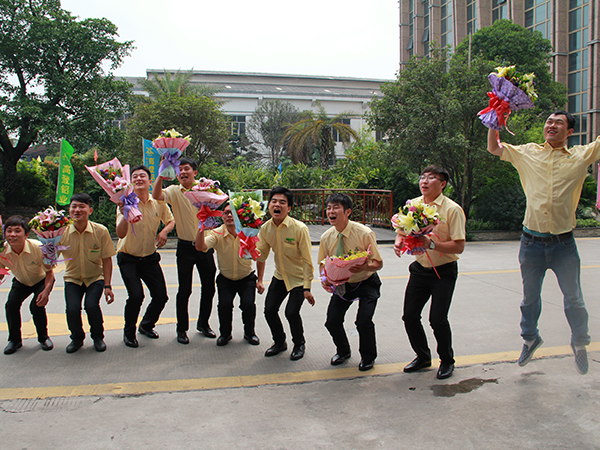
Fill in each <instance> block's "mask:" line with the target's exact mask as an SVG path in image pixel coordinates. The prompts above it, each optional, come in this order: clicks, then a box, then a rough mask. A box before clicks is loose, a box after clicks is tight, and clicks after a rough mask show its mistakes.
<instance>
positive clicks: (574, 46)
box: [569, 31, 581, 52]
mask: <svg viewBox="0 0 600 450" xmlns="http://www.w3.org/2000/svg"><path fill="white" fill-rule="evenodd" d="M580 48H581V31H577V32H575V33H571V34H569V51H570V52H574V51H575V50H579V49H580Z"/></svg>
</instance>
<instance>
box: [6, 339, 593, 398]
mask: <svg viewBox="0 0 600 450" xmlns="http://www.w3.org/2000/svg"><path fill="white" fill-rule="evenodd" d="M587 349H588V351H589V352H593V351H599V350H600V342H593V343H591V344H590V345H589V346H588V347H587ZM519 353H520V352H519V351H510V352H499V353H487V354H481V355H468V356H458V357H456V365H457V366H470V365H474V364H491V363H499V362H507V361H510V362H514V361H515V360H516V359H517V358H518V357H519ZM571 353H572V351H571V348H570V347H569V346H559V347H549V348H543V347H542V348H540V349H539V350H538V351H537V352H536V357H537V358H540V357H541V358H545V357H555V356H565V355H570V354H571ZM438 363H439V361H437V360H434V361H432V366H433V367H435V366H436V365H437V364H438ZM406 364H407V362H403V363H393V364H377V365H375V367H374V368H373V369H372V370H370V371H369V372H368V373H365V372H360V371H359V370H358V368H356V367H345V368H335V369H328V370H313V371H306V372H286V373H274V374H262V375H243V376H231V377H213V378H190V379H185V380H159V381H141V382H123V383H106V384H87V385H73V386H43V387H22V388H4V389H0V400H15V399H38V398H39V399H44V398H51V397H83V396H98V395H140V394H152V393H158V392H185V391H198V390H209V389H226V388H241V387H256V386H267V385H281V384H297V383H307V382H311V381H327V380H340V379H346V378H357V377H361V378H365V377H370V376H374V375H391V374H398V373H402V370H403V368H404V366H405V365H406Z"/></svg>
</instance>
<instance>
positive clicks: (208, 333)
mask: <svg viewBox="0 0 600 450" xmlns="http://www.w3.org/2000/svg"><path fill="white" fill-rule="evenodd" d="M196 330H198V331H199V332H200V333H202V334H203V335H204V337H207V338H210V339H214V338H216V337H217V335H216V334H215V332H214V331H213V330H211V328H210V326H208V325H206V326H205V327H196Z"/></svg>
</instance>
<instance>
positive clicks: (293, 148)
mask: <svg viewBox="0 0 600 450" xmlns="http://www.w3.org/2000/svg"><path fill="white" fill-rule="evenodd" d="M317 103H318V102H317ZM317 106H318V108H319V112H318V113H317V114H315V113H314V112H312V111H311V112H308V117H307V118H305V119H302V120H300V121H298V122H296V123H294V124H293V125H292V126H290V127H289V128H288V129H287V131H286V132H285V134H284V136H283V142H285V143H287V146H288V153H289V155H290V157H291V159H292V162H294V163H299V162H302V163H308V162H310V159H311V156H312V155H311V154H312V153H313V152H314V153H315V154H316V156H317V157H318V159H319V161H320V165H321V167H322V168H323V169H328V168H329V165H330V161H331V159H332V158H335V138H334V133H335V134H337V135H338V136H339V138H340V139H341V141H342V143H343V144H344V146H347V145H348V144H350V142H351V140H352V139H354V140H358V134H357V133H356V131H354V130H353V129H352V128H351V127H350V125H346V124H345V123H343V122H342V120H343V119H348V118H350V117H352V115H353V114H352V113H341V114H338V115H336V116H335V117H328V116H327V112H326V111H325V108H323V106H322V105H321V104H320V103H318V105H317Z"/></svg>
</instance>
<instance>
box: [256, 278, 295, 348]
mask: <svg viewBox="0 0 600 450" xmlns="http://www.w3.org/2000/svg"><path fill="white" fill-rule="evenodd" d="M288 293H289V294H290V298H289V299H288V302H287V305H286V307H285V318H286V319H287V320H288V322H289V324H290V331H291V333H292V341H293V342H294V344H295V345H302V344H304V343H305V341H304V328H303V327H302V317H300V308H301V307H302V303H303V302H304V288H303V287H302V286H298V287H295V288H293V289H292V290H291V291H288V290H287V288H286V287H285V282H284V281H283V280H279V279H277V278H275V277H273V279H272V280H271V284H270V285H269V291H268V292H267V298H266V299H265V319H266V320H267V324H268V325H269V328H270V329H271V335H272V336H273V341H274V342H275V344H283V343H284V342H285V331H283V324H282V323H281V319H280V318H279V308H280V307H281V304H282V303H283V301H284V300H285V298H286V297H287V295H288Z"/></svg>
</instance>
